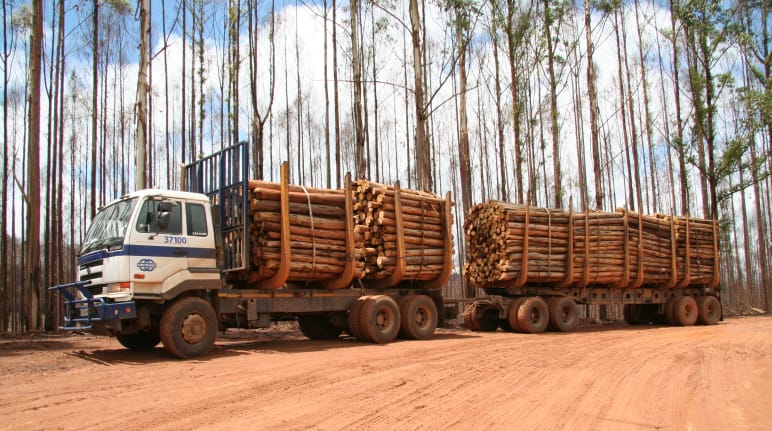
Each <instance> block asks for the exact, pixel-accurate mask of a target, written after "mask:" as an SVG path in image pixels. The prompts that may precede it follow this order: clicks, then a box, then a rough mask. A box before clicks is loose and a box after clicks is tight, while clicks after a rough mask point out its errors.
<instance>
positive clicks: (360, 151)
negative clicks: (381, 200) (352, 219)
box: [349, 0, 367, 178]
mask: <svg viewBox="0 0 772 431" xmlns="http://www.w3.org/2000/svg"><path fill="white" fill-rule="evenodd" d="M349 11H350V18H351V68H352V71H351V74H352V80H353V83H352V84H353V86H354V112H353V115H354V133H355V134H354V157H355V158H356V175H357V178H364V177H365V176H366V175H367V173H366V169H367V161H366V160H365V134H364V126H363V124H362V60H361V53H360V51H359V24H358V23H357V22H358V19H359V2H358V0H351V1H350V4H349Z"/></svg>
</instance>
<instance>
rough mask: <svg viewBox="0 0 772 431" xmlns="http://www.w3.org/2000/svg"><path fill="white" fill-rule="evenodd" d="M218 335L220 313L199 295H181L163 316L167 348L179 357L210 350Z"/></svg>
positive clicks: (161, 330) (187, 356) (162, 324)
mask: <svg viewBox="0 0 772 431" xmlns="http://www.w3.org/2000/svg"><path fill="white" fill-rule="evenodd" d="M216 335H217V315H216V314H215V312H214V309H213V308H212V305H211V304H209V302H207V301H205V300H204V299H202V298H199V297H196V296H188V297H185V298H181V299H178V300H176V301H175V302H174V303H172V305H171V306H169V307H167V308H166V310H164V312H163V314H162V315H161V327H160V336H161V341H162V342H163V343H164V349H166V351H167V352H169V353H170V354H172V355H174V356H176V357H178V358H192V357H196V356H201V355H204V354H206V353H207V352H209V349H211V348H212V345H213V344H214V339H215V337H216Z"/></svg>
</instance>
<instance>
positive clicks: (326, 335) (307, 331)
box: [298, 316, 341, 340]
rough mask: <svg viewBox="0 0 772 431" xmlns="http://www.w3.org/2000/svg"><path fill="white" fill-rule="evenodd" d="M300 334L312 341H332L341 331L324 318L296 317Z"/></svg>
mask: <svg viewBox="0 0 772 431" xmlns="http://www.w3.org/2000/svg"><path fill="white" fill-rule="evenodd" d="M298 326H299V327H300V332H302V333H303V335H305V336H306V337H308V338H310V339H312V340H334V339H336V338H338V335H340V333H341V330H340V328H337V327H335V326H333V325H332V323H330V319H328V318H327V317H325V316H298Z"/></svg>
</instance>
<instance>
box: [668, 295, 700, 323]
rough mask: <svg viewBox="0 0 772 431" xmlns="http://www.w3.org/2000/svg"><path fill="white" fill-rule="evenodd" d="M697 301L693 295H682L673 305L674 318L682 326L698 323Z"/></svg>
mask: <svg viewBox="0 0 772 431" xmlns="http://www.w3.org/2000/svg"><path fill="white" fill-rule="evenodd" d="M697 315H698V311H697V301H695V300H694V298H693V297H691V296H682V297H680V298H678V301H676V302H675V304H674V305H673V319H674V320H675V323H676V324H678V325H681V326H691V325H694V324H695V323H697Z"/></svg>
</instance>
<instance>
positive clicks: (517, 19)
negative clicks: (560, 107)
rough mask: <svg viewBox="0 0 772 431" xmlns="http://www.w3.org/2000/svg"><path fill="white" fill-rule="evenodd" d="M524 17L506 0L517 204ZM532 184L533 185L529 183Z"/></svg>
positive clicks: (520, 174) (520, 185)
mask: <svg viewBox="0 0 772 431" xmlns="http://www.w3.org/2000/svg"><path fill="white" fill-rule="evenodd" d="M533 7H534V6H533V4H532V5H531V8H529V9H528V11H529V12H528V13H527V14H526V16H525V17H523V16H520V15H516V14H517V3H516V2H515V1H514V0H507V16H506V21H505V26H506V33H507V60H508V63H509V78H510V80H511V85H510V88H509V89H510V92H511V95H512V135H513V141H514V146H515V148H514V150H515V151H514V152H515V189H516V190H515V198H516V200H517V202H518V203H523V202H524V200H523V193H524V191H523V155H522V151H523V142H522V137H521V134H522V133H521V124H522V123H521V121H522V113H521V111H522V109H521V107H522V106H523V104H522V102H521V100H520V99H521V97H520V84H521V83H520V74H519V73H518V66H517V62H518V60H519V59H520V56H521V55H522V53H521V46H522V42H523V38H524V37H525V33H526V28H525V27H524V26H527V25H528V22H529V17H530V10H531V9H533ZM531 184H533V183H531Z"/></svg>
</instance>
